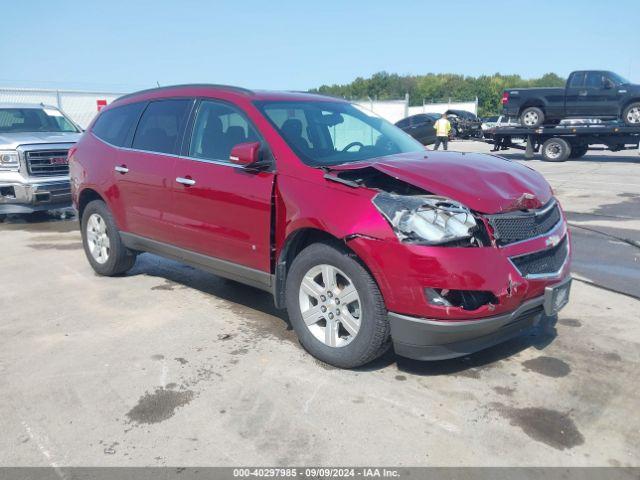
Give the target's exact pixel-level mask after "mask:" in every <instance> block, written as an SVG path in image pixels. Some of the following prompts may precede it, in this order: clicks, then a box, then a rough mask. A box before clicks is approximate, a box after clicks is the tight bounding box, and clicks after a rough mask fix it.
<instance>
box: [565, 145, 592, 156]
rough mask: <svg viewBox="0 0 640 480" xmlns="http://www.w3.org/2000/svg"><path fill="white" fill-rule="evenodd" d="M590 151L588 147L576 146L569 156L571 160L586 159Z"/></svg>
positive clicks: (572, 148)
mask: <svg viewBox="0 0 640 480" xmlns="http://www.w3.org/2000/svg"><path fill="white" fill-rule="evenodd" d="M588 151H589V146H588V145H574V146H573V147H571V155H569V158H581V157H584V156H585V155H586V153H587V152H588Z"/></svg>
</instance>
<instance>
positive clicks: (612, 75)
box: [607, 72, 631, 85]
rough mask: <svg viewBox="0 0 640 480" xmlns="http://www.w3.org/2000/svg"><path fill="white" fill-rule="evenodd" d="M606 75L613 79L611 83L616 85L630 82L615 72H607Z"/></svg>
mask: <svg viewBox="0 0 640 480" xmlns="http://www.w3.org/2000/svg"><path fill="white" fill-rule="evenodd" d="M607 76H608V77H609V78H610V79H611V80H613V83H615V84H616V85H625V84H627V83H631V82H630V81H629V80H627V79H626V78H624V77H623V76H621V75H618V74H617V73H614V72H607Z"/></svg>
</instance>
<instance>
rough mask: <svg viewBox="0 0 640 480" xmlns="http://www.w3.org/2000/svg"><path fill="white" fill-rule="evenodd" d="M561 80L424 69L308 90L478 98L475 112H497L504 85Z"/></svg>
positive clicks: (354, 95)
mask: <svg viewBox="0 0 640 480" xmlns="http://www.w3.org/2000/svg"><path fill="white" fill-rule="evenodd" d="M564 83H565V80H564V79H563V78H562V77H560V76H558V75H556V74H555V73H545V74H544V75H543V76H541V77H539V78H531V79H523V78H522V77H520V75H502V74H500V73H494V74H493V75H481V76H479V77H471V76H464V75H457V74H454V73H427V74H426V75H398V74H395V73H388V72H378V73H374V74H373V75H372V76H371V77H369V78H362V77H358V78H356V79H355V80H354V81H353V82H351V83H347V84H344V85H322V86H320V87H318V88H314V89H312V90H310V91H311V92H316V93H323V94H326V95H332V96H336V97H342V98H346V99H349V100H362V99H366V98H373V99H377V100H392V99H400V98H404V95H405V94H406V93H408V94H409V103H410V105H422V102H423V101H424V102H427V103H433V102H442V101H448V100H449V99H451V100H452V101H469V100H474V99H475V98H476V97H477V98H478V114H479V115H481V116H485V115H497V114H499V113H500V110H501V108H502V105H501V103H500V99H501V98H502V92H503V91H504V90H505V89H507V88H526V87H561V86H563V85H564Z"/></svg>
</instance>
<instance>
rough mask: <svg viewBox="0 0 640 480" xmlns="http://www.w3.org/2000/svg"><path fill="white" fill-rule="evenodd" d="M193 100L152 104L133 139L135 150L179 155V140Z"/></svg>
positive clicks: (162, 101)
mask: <svg viewBox="0 0 640 480" xmlns="http://www.w3.org/2000/svg"><path fill="white" fill-rule="evenodd" d="M190 104H191V100H161V101H157V102H152V103H150V104H149V106H148V107H147V109H146V110H145V111H144V113H143V114H142V118H141V119H140V122H139V123H138V128H137V129H136V134H135V136H134V138H133V145H132V147H133V148H136V149H139V150H147V151H150V152H158V153H177V152H178V139H179V137H180V132H181V131H182V129H183V128H184V124H185V122H186V120H187V115H188V113H189V105H190Z"/></svg>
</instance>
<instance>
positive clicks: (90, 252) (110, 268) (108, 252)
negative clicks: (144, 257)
mask: <svg viewBox="0 0 640 480" xmlns="http://www.w3.org/2000/svg"><path fill="white" fill-rule="evenodd" d="M80 225H81V231H82V245H83V246H84V253H85V254H86V255H87V259H88V260H89V263H90V264H91V267H92V268H93V270H94V271H95V272H96V273H97V274H98V275H104V276H107V277H111V276H114V275H121V274H123V273H125V272H126V271H127V270H129V269H131V267H133V265H134V263H136V254H135V253H134V252H133V251H131V250H129V249H128V248H127V247H125V246H124V243H122V238H121V237H120V232H119V231H118V227H116V223H115V221H114V220H113V216H112V215H111V212H110V211H109V209H108V208H107V205H106V204H105V203H104V202H103V201H102V200H93V201H92V202H89V204H88V205H87V206H86V207H85V209H84V211H83V212H82V220H81V222H80Z"/></svg>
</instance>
